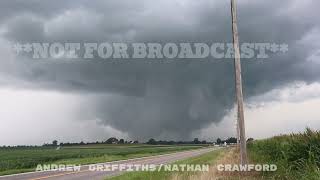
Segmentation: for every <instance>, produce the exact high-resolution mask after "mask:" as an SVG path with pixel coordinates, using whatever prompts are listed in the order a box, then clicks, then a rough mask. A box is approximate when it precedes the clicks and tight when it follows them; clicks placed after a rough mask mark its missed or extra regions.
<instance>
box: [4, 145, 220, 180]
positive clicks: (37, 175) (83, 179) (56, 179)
mask: <svg viewBox="0 0 320 180" xmlns="http://www.w3.org/2000/svg"><path fill="white" fill-rule="evenodd" d="M213 150H215V148H203V149H198V150H191V151H183V152H177V153H171V154H165V155H158V156H152V157H144V158H136V159H129V160H122V161H113V162H107V163H99V164H95V165H91V167H98V166H99V165H103V167H111V166H112V165H119V164H124V165H132V164H134V165H139V164H140V165H142V164H155V165H159V164H168V163H172V162H174V161H177V160H182V159H187V158H190V157H194V156H198V155H201V154H204V153H207V152H210V151H213ZM100 167H102V166H100ZM121 173H124V171H119V170H115V171H92V169H91V170H89V165H85V166H81V167H80V171H46V172H31V173H22V174H16V175H8V176H0V180H4V179H5V180H88V179H90V180H101V179H104V178H105V177H107V176H114V175H118V174H121Z"/></svg>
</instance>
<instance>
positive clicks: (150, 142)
mask: <svg viewBox="0 0 320 180" xmlns="http://www.w3.org/2000/svg"><path fill="white" fill-rule="evenodd" d="M147 144H152V145H156V144H157V141H156V140H154V139H152V138H151V139H149V141H148V142H147Z"/></svg>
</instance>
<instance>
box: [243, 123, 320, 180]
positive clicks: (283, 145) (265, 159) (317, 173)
mask: <svg viewBox="0 0 320 180" xmlns="http://www.w3.org/2000/svg"><path fill="white" fill-rule="evenodd" d="M248 149H249V155H250V158H251V159H252V160H253V161H254V162H255V163H268V164H276V165H277V166H278V170H277V171H276V172H274V173H265V174H264V177H267V179H289V180H291V179H297V180H298V179H299V180H300V179H305V180H313V179H314V180H318V179H320V169H319V168H320V132H319V131H312V130H310V129H307V130H306V131H305V132H304V133H299V134H291V135H282V136H277V137H274V138H270V139H266V140H259V141H254V142H252V143H249V144H248Z"/></svg>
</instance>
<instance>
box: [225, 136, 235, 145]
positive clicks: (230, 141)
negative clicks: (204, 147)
mask: <svg viewBox="0 0 320 180" xmlns="http://www.w3.org/2000/svg"><path fill="white" fill-rule="evenodd" d="M226 142H227V143H228V144H230V143H232V144H236V143H237V138H235V137H231V138H228V139H227V140H226Z"/></svg>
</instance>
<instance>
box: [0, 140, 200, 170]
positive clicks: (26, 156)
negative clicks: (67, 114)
mask: <svg viewBox="0 0 320 180" xmlns="http://www.w3.org/2000/svg"><path fill="white" fill-rule="evenodd" d="M201 147H202V146H191V145H190V146H188V145H181V146H168V145H157V146H156V145H83V146H69V147H62V148H61V149H60V150H56V148H53V147H52V148H50V147H32V148H0V175H6V174H14V173H20V172H28V171H34V169H35V167H36V166H37V165H38V164H49V163H57V164H58V163H59V164H81V165H83V164H91V163H100V162H107V161H114V160H122V159H129V158H136V157H143V156H151V155H158V154H164V153H170V152H176V151H183V150H190V149H196V148H201Z"/></svg>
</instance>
